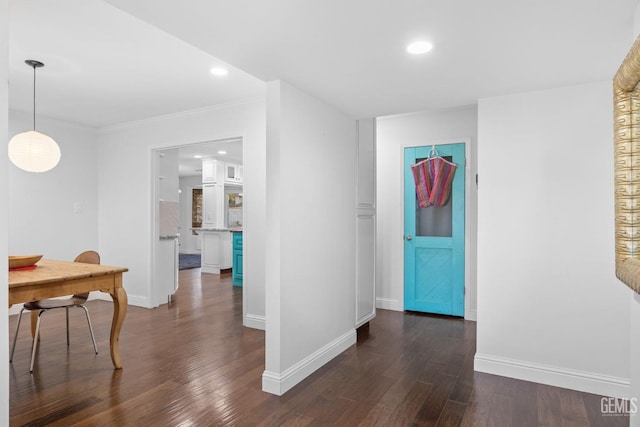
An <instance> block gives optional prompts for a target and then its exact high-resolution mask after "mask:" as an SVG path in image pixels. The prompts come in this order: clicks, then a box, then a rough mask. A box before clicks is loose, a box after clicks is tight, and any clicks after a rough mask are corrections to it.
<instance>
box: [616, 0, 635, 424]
mask: <svg viewBox="0 0 640 427" xmlns="http://www.w3.org/2000/svg"><path fill="white" fill-rule="evenodd" d="M639 34H640V1H639V2H638V3H637V5H636V9H635V13H634V15H633V35H632V37H631V38H630V39H629V47H631V45H632V44H633V42H634V40H635V39H636V37H638V35H639ZM621 285H622V284H621ZM629 310H630V311H631V313H630V320H629V342H630V344H629V346H630V349H629V361H630V365H631V366H630V369H631V372H630V377H631V388H630V390H629V394H628V396H626V397H628V398H635V399H636V400H635V403H636V405H640V402H638V399H640V363H637V361H638V360H640V295H638V294H636V293H633V296H632V297H631V298H630V300H629ZM629 425H630V426H632V427H640V415H639V414H638V413H636V414H634V416H632V417H630V420H629Z"/></svg>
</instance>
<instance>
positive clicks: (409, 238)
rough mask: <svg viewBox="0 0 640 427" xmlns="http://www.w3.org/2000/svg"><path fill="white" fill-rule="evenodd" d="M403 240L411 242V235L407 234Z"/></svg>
mask: <svg viewBox="0 0 640 427" xmlns="http://www.w3.org/2000/svg"><path fill="white" fill-rule="evenodd" d="M405 239H407V240H411V239H413V237H411V234H407V236H406V237H405Z"/></svg>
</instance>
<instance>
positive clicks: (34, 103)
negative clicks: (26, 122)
mask: <svg viewBox="0 0 640 427" xmlns="http://www.w3.org/2000/svg"><path fill="white" fill-rule="evenodd" d="M35 130H36V65H35V64H34V65H33V131H34V132H35Z"/></svg>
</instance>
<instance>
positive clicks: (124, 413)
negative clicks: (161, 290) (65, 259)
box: [9, 269, 629, 427]
mask: <svg viewBox="0 0 640 427" xmlns="http://www.w3.org/2000/svg"><path fill="white" fill-rule="evenodd" d="M201 277H202V280H201ZM180 282H181V285H180V289H179V291H178V293H177V294H176V296H175V298H174V302H173V303H172V304H171V305H170V306H166V305H165V306H162V307H159V308H156V309H153V310H147V309H143V308H137V307H129V310H128V313H127V318H126V319H125V323H124V327H123V329H122V334H121V337H120V342H121V352H122V361H123V364H124V369H122V370H118V371H115V370H114V369H113V366H112V364H111V359H110V357H109V328H110V322H111V313H112V308H111V304H110V303H108V302H105V301H90V302H89V303H88V307H89V310H90V311H91V316H92V321H93V325H94V329H95V333H96V339H97V340H98V346H99V350H100V353H99V354H98V355H95V354H94V353H93V349H92V345H91V339H90V337H89V332H88V329H87V326H86V321H85V319H84V318H83V312H82V311H81V310H77V309H76V310H73V311H72V313H71V324H72V330H71V346H70V347H67V346H66V341H65V331H64V311H63V310H58V311H54V312H50V313H47V314H46V315H45V317H44V320H43V322H44V325H43V327H42V337H43V338H42V340H41V346H40V349H39V354H38V355H37V362H36V366H35V368H34V373H33V375H30V374H29V351H30V346H31V339H30V335H29V327H28V316H27V317H26V318H25V319H24V320H26V322H23V325H22V328H21V331H20V334H19V338H18V344H17V349H16V356H15V360H14V362H13V363H12V364H11V366H10V369H9V374H10V417H11V425H12V426H21V425H28V426H40V425H59V426H71V425H86V426H225V425H239V426H274V425H278V426H279V425H284V426H304V425H325V426H358V425H360V426H373V425H379V426H405V425H406V426H412V425H415V426H430V425H438V426H458V425H462V426H516V427H520V426H537V425H540V426H564V425H567V426H568V425H571V426H624V425H628V424H629V419H628V417H626V416H606V415H602V414H601V409H600V399H601V397H600V396H595V395H590V394H586V393H580V392H575V391H570V390H565V389H560V388H555V387H550V386H545V385H539V384H534V383H529V382H525V381H518V380H513V379H509V378H503V377H498V376H493V375H487V374H481V373H476V372H474V371H473V355H474V352H475V337H476V333H475V323H473V322H465V321H463V320H459V319H451V318H446V317H440V316H428V315H418V314H403V313H398V312H391V311H386V310H379V311H378V316H377V317H376V319H374V320H373V321H372V322H371V324H370V328H369V331H368V334H367V333H366V331H364V332H363V333H362V334H359V342H358V345H356V346H353V347H352V348H350V349H349V350H348V351H346V352H345V353H343V354H341V355H340V356H338V357H336V358H335V359H334V360H332V361H331V362H330V363H329V364H327V365H326V366H324V367H323V368H322V369H320V370H319V371H317V372H316V373H314V374H313V375H312V376H311V377H309V378H307V379H306V380H305V381H303V382H302V383H301V384H299V385H298V386H296V387H295V388H293V389H292V390H290V391H289V392H288V393H286V394H285V395H284V396H282V397H277V396H273V395H270V394H267V393H263V392H262V391H261V375H262V372H263V370H264V333H263V332H262V331H257V330H253V329H248V328H244V327H242V290H241V289H238V288H233V287H232V286H231V276H230V275H225V276H223V277H222V278H219V277H218V276H215V275H209V274H205V275H202V276H201V275H200V270H199V269H193V270H183V271H181V272H180ZM125 284H126V275H125ZM16 320H17V318H16V316H13V317H12V318H11V320H10V328H11V329H10V331H11V332H10V336H11V337H13V331H14V328H15V322H16Z"/></svg>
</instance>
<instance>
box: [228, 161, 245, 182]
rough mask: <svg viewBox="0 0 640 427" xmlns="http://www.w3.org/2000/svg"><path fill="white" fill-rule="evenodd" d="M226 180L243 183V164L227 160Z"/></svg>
mask: <svg viewBox="0 0 640 427" xmlns="http://www.w3.org/2000/svg"><path fill="white" fill-rule="evenodd" d="M224 182H225V183H227V184H242V165H239V164H236V163H229V162H226V163H225V164H224Z"/></svg>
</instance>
